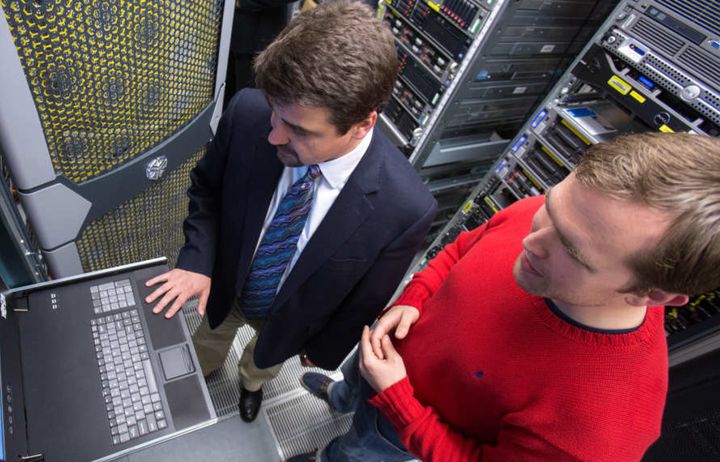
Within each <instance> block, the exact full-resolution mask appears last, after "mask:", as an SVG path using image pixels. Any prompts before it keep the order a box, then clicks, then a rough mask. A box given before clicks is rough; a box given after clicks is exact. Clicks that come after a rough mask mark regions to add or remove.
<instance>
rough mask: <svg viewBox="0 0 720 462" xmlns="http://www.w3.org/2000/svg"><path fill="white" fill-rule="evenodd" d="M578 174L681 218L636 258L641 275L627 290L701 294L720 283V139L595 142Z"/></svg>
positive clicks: (645, 137)
mask: <svg viewBox="0 0 720 462" xmlns="http://www.w3.org/2000/svg"><path fill="white" fill-rule="evenodd" d="M575 174H576V177H577V180H578V181H579V182H580V183H582V184H584V185H585V186H588V187H590V188H593V189H595V190H597V191H600V192H603V193H607V194H609V195H611V196H613V197H616V198H619V199H625V200H630V201H635V202H639V203H643V204H647V205H648V206H650V207H654V208H656V209H659V210H662V211H665V212H667V213H668V214H670V216H672V217H673V219H672V221H671V224H670V225H669V228H668V229H667V231H666V233H665V235H664V236H663V238H662V239H661V240H660V242H659V243H658V244H657V246H656V247H655V248H652V249H645V250H644V251H642V252H640V253H638V254H636V255H631V256H629V257H628V261H627V262H628V264H629V266H630V268H631V269H632V270H633V272H634V274H635V281H634V283H633V284H632V285H631V286H630V287H627V288H626V292H633V293H646V292H648V291H649V290H651V289H661V290H665V291H668V292H673V293H681V294H685V295H695V294H699V293H702V292H707V291H710V290H713V289H716V288H717V287H720V140H718V139H717V138H712V137H708V136H700V135H690V134H687V133H644V134H638V135H624V136H619V137H617V138H615V139H613V140H611V141H610V142H607V143H601V144H597V145H595V146H592V147H591V148H590V149H588V151H587V152H586V153H585V155H584V156H583V158H582V160H581V161H580V163H579V164H578V166H577V168H576V170H575ZM628 225H629V226H633V225H632V224H628ZM637 226H643V225H642V224H637Z"/></svg>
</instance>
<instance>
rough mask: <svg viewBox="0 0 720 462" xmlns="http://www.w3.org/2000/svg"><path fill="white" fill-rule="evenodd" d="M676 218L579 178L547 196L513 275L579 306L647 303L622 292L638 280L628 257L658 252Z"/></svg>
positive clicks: (528, 287) (543, 293) (523, 284)
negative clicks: (656, 248)
mask: <svg viewBox="0 0 720 462" xmlns="http://www.w3.org/2000/svg"><path fill="white" fill-rule="evenodd" d="M670 221H671V217H670V216H668V214H666V213H664V212H661V211H659V210H657V209H653V208H650V207H648V206H645V205H641V204H636V203H633V202H628V201H623V200H618V199H615V198H612V197H610V196H608V195H606V194H602V193H599V192H596V191H594V190H592V189H589V188H587V187H585V186H583V185H582V184H580V183H579V182H578V181H577V180H576V179H575V175H574V174H571V175H569V176H568V177H567V178H566V179H565V180H563V181H562V182H561V183H559V184H558V185H557V186H555V187H554V188H552V190H550V191H549V192H548V194H546V199H545V205H544V206H543V207H541V208H540V209H539V210H538V212H537V213H536V214H535V217H534V218H533V221H532V226H531V229H530V234H528V235H527V237H526V238H525V239H524V240H523V243H522V245H523V249H524V250H523V252H522V253H521V254H520V256H519V257H518V259H517V260H516V262H515V266H514V268H513V275H514V276H515V280H516V281H517V283H518V285H520V287H522V288H523V289H525V290H526V291H527V292H530V293H532V294H536V295H540V296H544V297H548V298H551V299H553V300H555V301H556V302H559V303H563V304H566V305H574V306H621V305H622V304H625V305H637V304H638V303H641V302H639V301H637V300H638V297H635V296H632V295H630V294H626V293H621V292H620V290H622V289H623V288H624V287H628V285H629V284H630V283H631V282H632V273H631V270H630V269H629V268H628V266H627V265H626V263H625V261H626V258H627V257H628V256H629V255H631V254H634V253H636V252H638V251H640V250H644V249H649V248H652V246H653V245H655V244H657V243H658V242H659V240H660V238H661V237H662V235H663V233H664V232H665V230H666V229H667V228H668V226H669V224H670Z"/></svg>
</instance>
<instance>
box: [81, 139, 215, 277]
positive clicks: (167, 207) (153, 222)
mask: <svg viewBox="0 0 720 462" xmlns="http://www.w3.org/2000/svg"><path fill="white" fill-rule="evenodd" d="M204 153H205V149H204V148H203V149H201V150H200V151H199V152H197V153H195V154H194V155H193V156H192V157H191V158H189V159H188V160H187V161H185V163H184V164H182V165H181V166H180V167H178V168H176V169H175V170H173V171H172V172H171V173H169V174H168V173H166V174H165V176H164V177H162V178H161V179H160V180H158V181H157V182H156V183H154V184H153V185H152V186H150V187H149V188H148V189H146V190H145V191H143V192H142V193H140V194H138V195H137V196H135V197H133V198H132V199H130V200H128V201H127V202H125V203H123V204H120V205H119V206H118V207H116V208H115V209H113V210H112V211H110V212H108V213H106V214H105V215H103V216H102V217H100V218H98V219H96V220H94V221H92V222H90V224H89V225H88V226H87V227H86V228H85V230H84V231H83V232H82V234H81V236H80V238H79V239H78V240H77V241H76V242H75V243H76V244H77V247H78V252H79V253H80V261H81V262H82V266H83V270H84V271H95V270H98V269H103V268H109V267H112V266H118V265H124V264H127V263H132V262H136V261H139V260H147V259H149V258H155V257H162V256H166V257H168V260H169V263H170V267H173V266H174V265H175V261H176V260H177V256H178V252H179V250H180V247H182V245H183V243H184V242H185V238H184V235H183V232H182V222H183V220H184V219H185V217H186V216H187V213H188V198H187V195H186V192H187V189H188V187H189V186H190V170H192V169H193V167H194V166H195V163H196V162H197V161H198V160H199V159H200V158H201V157H202V156H203V154H204Z"/></svg>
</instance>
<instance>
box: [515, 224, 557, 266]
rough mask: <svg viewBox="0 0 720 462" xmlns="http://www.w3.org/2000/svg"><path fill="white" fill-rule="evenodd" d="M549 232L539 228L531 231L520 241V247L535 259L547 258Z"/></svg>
mask: <svg viewBox="0 0 720 462" xmlns="http://www.w3.org/2000/svg"><path fill="white" fill-rule="evenodd" d="M550 232H551V231H550V230H548V229H547V228H540V229H538V230H536V231H531V232H530V234H528V235H527V236H525V239H523V241H522V246H523V248H524V249H525V251H526V252H528V253H530V254H532V255H533V257H535V258H537V259H544V258H547V256H548V237H549V234H550Z"/></svg>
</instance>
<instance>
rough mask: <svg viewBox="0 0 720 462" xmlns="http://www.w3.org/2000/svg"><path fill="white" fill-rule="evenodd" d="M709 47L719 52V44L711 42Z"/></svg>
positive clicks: (714, 41) (715, 41)
mask: <svg viewBox="0 0 720 462" xmlns="http://www.w3.org/2000/svg"><path fill="white" fill-rule="evenodd" d="M710 46H711V47H713V48H715V49H716V50H720V42H718V41H717V40H711V41H710Z"/></svg>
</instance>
